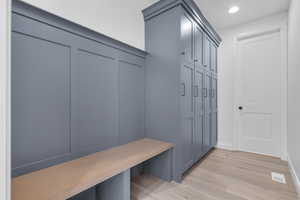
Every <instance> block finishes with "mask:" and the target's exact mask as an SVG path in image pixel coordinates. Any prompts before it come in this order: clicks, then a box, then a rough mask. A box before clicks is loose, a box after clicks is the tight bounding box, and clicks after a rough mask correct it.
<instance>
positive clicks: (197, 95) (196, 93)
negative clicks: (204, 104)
mask: <svg viewBox="0 0 300 200" xmlns="http://www.w3.org/2000/svg"><path fill="white" fill-rule="evenodd" d="M194 97H199V88H198V85H195V86H194Z"/></svg>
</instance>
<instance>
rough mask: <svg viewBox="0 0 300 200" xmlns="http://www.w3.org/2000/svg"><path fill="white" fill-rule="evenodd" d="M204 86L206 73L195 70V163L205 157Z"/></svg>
mask: <svg viewBox="0 0 300 200" xmlns="http://www.w3.org/2000/svg"><path fill="white" fill-rule="evenodd" d="M203 85H204V72H203V70H201V69H196V70H195V87H194V97H195V126H194V127H195V129H194V145H193V146H194V157H195V161H197V160H198V159H200V158H201V156H202V155H203V145H202V143H203V131H204V98H203V93H202V92H201V90H202V88H203Z"/></svg>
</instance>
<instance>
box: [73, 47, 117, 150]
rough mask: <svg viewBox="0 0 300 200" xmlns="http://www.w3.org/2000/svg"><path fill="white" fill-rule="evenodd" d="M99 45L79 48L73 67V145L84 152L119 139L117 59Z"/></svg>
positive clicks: (99, 148)
mask: <svg viewBox="0 0 300 200" xmlns="http://www.w3.org/2000/svg"><path fill="white" fill-rule="evenodd" d="M82 45H83V43H82ZM98 48H99V49H100V50H101V46H100V47H98ZM98 48H96V47H94V46H91V47H90V48H89V49H87V48H86V46H85V49H83V48H81V49H79V50H78V52H77V59H78V63H77V65H74V66H73V68H72V70H73V74H72V75H74V77H73V79H72V81H73V82H72V87H73V90H72V92H73V96H72V100H73V101H72V104H73V108H74V109H72V111H73V112H74V114H73V116H74V119H73V121H72V122H73V126H72V127H73V129H74V130H73V135H72V136H73V148H74V149H75V150H76V151H77V152H80V153H90V152H94V151H101V150H103V149H106V148H109V147H112V146H114V145H116V144H117V140H118V133H117V131H118V129H117V119H118V118H117V103H118V94H117V92H118V69H117V67H118V66H117V61H116V60H115V58H113V57H109V56H108V55H110V54H108V55H106V54H104V53H103V52H101V51H97V49H98Z"/></svg>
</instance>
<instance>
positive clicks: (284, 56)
mask: <svg viewBox="0 0 300 200" xmlns="http://www.w3.org/2000/svg"><path fill="white" fill-rule="evenodd" d="M274 32H280V37H281V46H282V48H281V51H282V52H281V55H282V58H281V60H282V65H281V80H282V81H281V88H280V90H281V92H282V94H281V140H280V141H281V145H280V148H281V155H280V158H281V159H282V160H287V64H288V63H287V62H288V60H287V45H288V41H287V40H288V38H287V21H286V20H283V21H282V22H281V23H280V25H279V26H273V27H269V28H266V29H264V30H261V31H256V32H250V33H244V34H239V35H237V36H236V37H235V38H234V55H235V56H234V57H235V58H238V42H239V41H241V40H244V39H249V38H252V37H256V36H261V35H265V34H272V33H274ZM234 69H235V70H234V105H233V110H234V120H233V123H234V124H233V125H234V126H233V127H234V130H233V147H232V148H233V150H239V149H240V148H239V144H238V141H239V139H238V137H239V121H238V120H239V111H238V110H237V109H236V108H237V107H238V106H239V102H237V100H238V95H239V94H238V83H237V81H238V77H239V74H238V70H237V69H238V59H234Z"/></svg>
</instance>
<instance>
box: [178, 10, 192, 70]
mask: <svg viewBox="0 0 300 200" xmlns="http://www.w3.org/2000/svg"><path fill="white" fill-rule="evenodd" d="M181 41H182V52H181V54H182V58H183V62H184V63H186V64H188V65H191V64H193V63H194V58H193V46H194V45H193V21H192V19H191V18H190V17H188V16H187V15H183V16H182V19H181Z"/></svg>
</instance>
